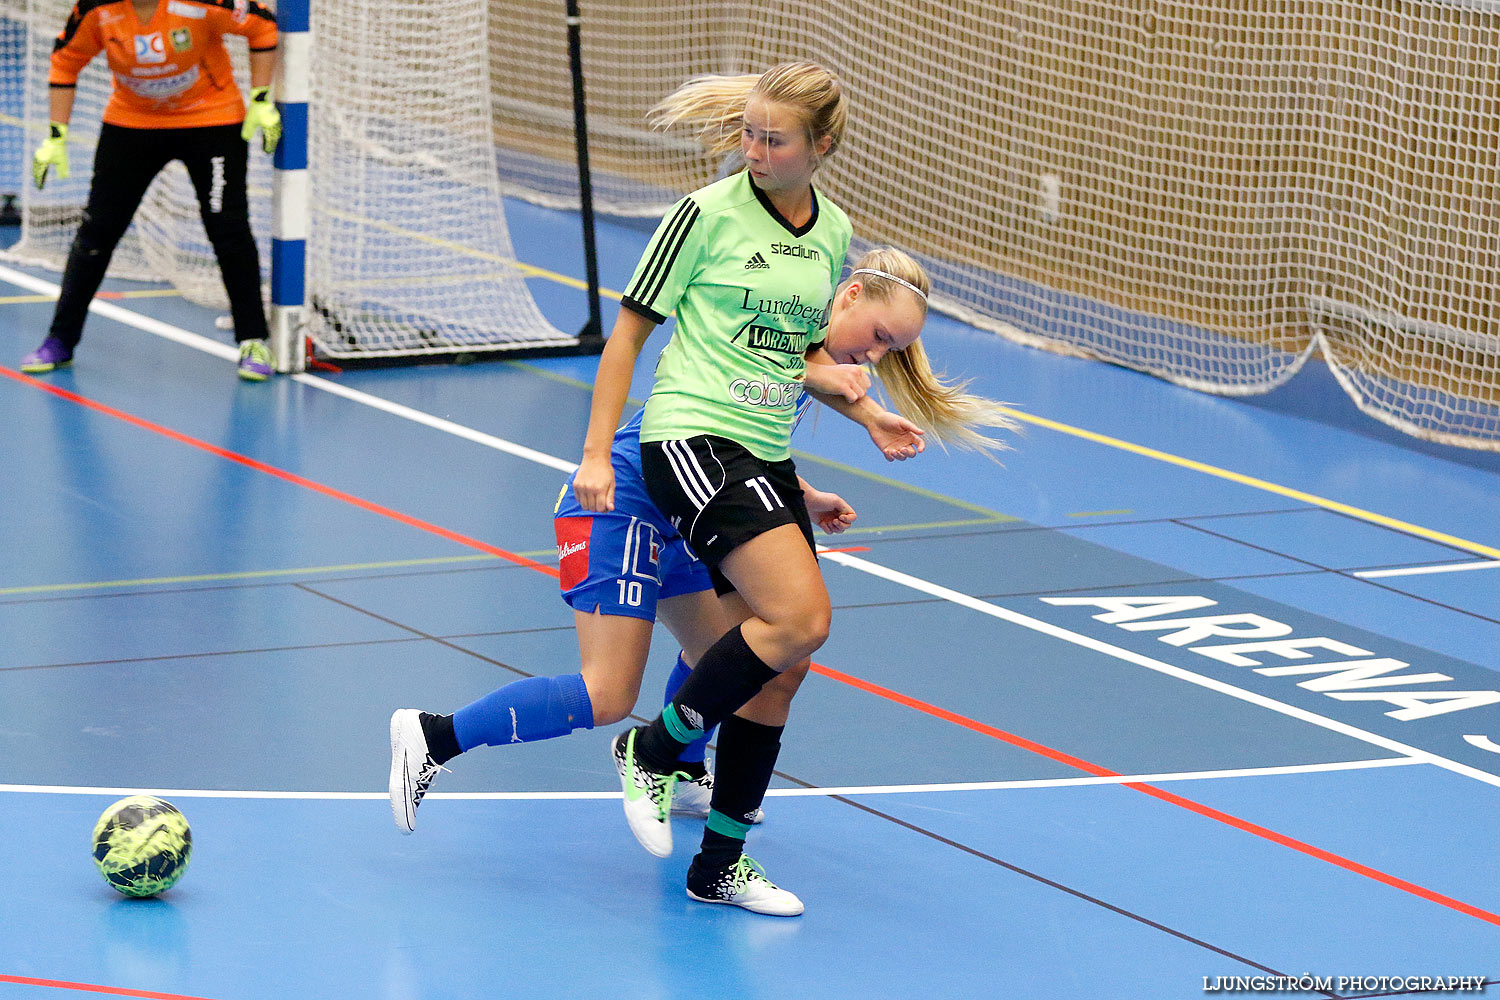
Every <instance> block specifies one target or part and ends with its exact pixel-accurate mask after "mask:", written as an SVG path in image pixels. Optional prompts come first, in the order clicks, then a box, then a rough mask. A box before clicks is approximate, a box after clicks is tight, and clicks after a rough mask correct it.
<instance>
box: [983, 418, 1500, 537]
mask: <svg viewBox="0 0 1500 1000" xmlns="http://www.w3.org/2000/svg"><path fill="white" fill-rule="evenodd" d="M1002 409H1003V410H1004V411H1005V412H1006V413H1007V414H1009V415H1010V416H1012V417H1014V418H1015V419H1017V420H1022V421H1025V422H1026V423H1028V424H1035V425H1036V426H1038V427H1045V428H1047V429H1048V430H1054V431H1058V432H1060V433H1063V434H1071V435H1072V436H1073V437H1078V438H1083V439H1084V440H1085V441H1093V442H1094V443H1096V444H1102V445H1107V446H1108V447H1111V448H1118V449H1120V450H1121V451H1128V452H1131V453H1132V454H1136V455H1141V456H1143V457H1145V458H1154V459H1156V460H1157V461H1158V462H1166V463H1167V464H1168V465H1176V466H1180V467H1182V468H1184V469H1191V470H1192V471H1193V472H1201V473H1203V474H1204V475H1207V476H1214V477H1216V478H1218V479H1226V480H1228V481H1229V482H1231V483H1239V484H1240V485H1241V486H1249V487H1251V488H1252V489H1257V490H1264V491H1265V492H1267V493H1274V494H1276V495H1277V496H1282V497H1287V498H1288V499H1291V500H1300V501H1301V502H1303V503H1308V504H1312V505H1313V506H1315V507H1322V508H1323V509H1324V510H1331V511H1334V512H1335V513H1339V514H1346V515H1348V516H1349V517H1353V518H1357V519H1359V520H1361V521H1368V522H1369V523H1371V524H1378V525H1380V526H1381V527H1384V528H1392V529H1394V530H1396V531H1401V532H1405V533H1406V534H1408V535H1416V536H1417V537H1418V538H1426V539H1428V540H1430V541H1434V542H1438V543H1439V544H1442V545H1451V546H1453V547H1454V548H1459V549H1464V550H1465V551H1468V552H1476V553H1478V554H1480V555H1484V556H1489V557H1491V558H1492V559H1500V548H1494V547H1493V546H1489V545H1483V544H1481V543H1479V542H1471V541H1469V540H1468V539H1465V538H1459V537H1457V536H1455V535H1449V534H1445V533H1444V532H1441V531H1435V530H1433V529H1432V528H1424V527H1422V526H1421V525H1419V524H1412V523H1410V522H1408V521H1401V520H1398V519H1396V518H1394V517H1387V516H1385V515H1384V514H1376V513H1375V512H1374V511H1368V510H1364V509H1362V508H1360V507H1354V506H1351V505H1349V504H1346V503H1340V502H1339V501H1337V500H1329V499H1328V498H1327V497H1320V496H1318V495H1317V494H1315V493H1305V492H1303V491H1302V490H1297V489H1292V488H1291V487H1290V486H1282V485H1280V484H1278V483H1272V482H1267V481H1266V480H1264V479H1257V478H1255V477H1254V476H1247V475H1244V474H1243V473H1240V472H1231V471H1230V470H1228V469H1221V468H1219V467H1218V466H1217V465H1209V464H1208V463H1206V462H1198V461H1195V460H1193V459H1191V458H1183V457H1182V456H1180V455H1173V454H1170V453H1168V452H1165V451H1157V450H1156V449H1155V448H1147V447H1145V446H1144V445H1139V444H1133V443H1131V442H1129V441H1122V440H1120V439H1119V438H1115V437H1110V436H1109V435H1107V434H1099V433H1097V432H1095V431H1086V430H1084V429H1083V428H1081V427H1073V426H1071V425H1069V424H1064V423H1059V422H1058V421H1056V420H1048V419H1047V418H1046V417H1038V416H1035V415H1034V414H1030V413H1025V412H1022V411H1021V410H1014V409H1011V408H1010V407H1002Z"/></svg>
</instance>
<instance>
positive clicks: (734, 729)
mask: <svg viewBox="0 0 1500 1000" xmlns="http://www.w3.org/2000/svg"><path fill="white" fill-rule="evenodd" d="M784 728H785V727H784V726H763V725H761V724H760V723H759V722H751V721H750V720H749V719H744V718H741V717H740V716H738V715H731V716H730V717H729V718H727V719H725V720H724V724H723V725H721V726H720V727H719V754H718V757H717V758H716V763H715V766H714V795H713V799H712V801H711V802H710V811H709V814H708V825H709V828H708V830H707V831H706V832H705V833H704V840H703V843H704V847H705V850H706V849H707V845H708V834H709V833H719V834H726V835H729V836H734V835H735V834H739V837H740V840H741V842H743V841H744V839H745V838H744V834H745V833H746V832H747V831H748V830H749V829H750V820H751V817H752V816H754V815H755V810H757V809H759V808H760V804H761V802H762V801H763V800H764V799H765V797H766V788H767V787H768V786H769V785H770V784H771V776H772V775H773V774H774V773H775V772H776V757H777V755H779V754H780V753H781V733H782V730H783V729H784ZM730 860H731V861H733V860H734V859H733V858H731V859H730Z"/></svg>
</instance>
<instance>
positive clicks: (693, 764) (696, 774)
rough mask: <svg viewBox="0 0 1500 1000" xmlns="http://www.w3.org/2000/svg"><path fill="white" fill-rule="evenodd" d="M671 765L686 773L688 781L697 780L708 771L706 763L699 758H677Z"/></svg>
mask: <svg viewBox="0 0 1500 1000" xmlns="http://www.w3.org/2000/svg"><path fill="white" fill-rule="evenodd" d="M672 767H673V769H674V770H678V771H681V772H682V773H683V774H685V775H687V776H688V780H689V781H697V780H698V779H699V778H701V777H703V776H704V775H705V774H707V773H708V765H707V764H704V763H703V761H701V760H679V761H678V762H677V763H676V764H673V765H672Z"/></svg>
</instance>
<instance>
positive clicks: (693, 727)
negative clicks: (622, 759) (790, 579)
mask: <svg viewBox="0 0 1500 1000" xmlns="http://www.w3.org/2000/svg"><path fill="white" fill-rule="evenodd" d="M775 676H776V671H775V670H772V669H771V668H770V667H768V666H766V664H765V662H764V661H763V660H761V658H760V657H759V656H756V655H755V650H753V649H751V648H750V644H749V643H747V642H746V641H745V636H744V634H743V633H742V632H741V631H740V627H739V626H738V625H736V626H735V627H734V628H732V629H730V630H729V631H728V632H727V633H725V634H724V636H723V637H722V638H721V639H719V641H718V642H716V643H714V644H713V645H712V646H710V647H709V650H708V652H706V653H704V654H703V657H702V659H700V660H699V661H698V665H697V666H696V667H694V668H693V672H692V673H691V674H689V675H688V679H687V680H685V681H683V682H682V687H680V688H678V689H677V694H676V696H675V697H673V699H672V703H671V704H670V705H668V706H667V707H666V708H665V709H663V710H662V714H661V715H658V716H657V717H656V720H655V721H654V722H652V723H651V725H649V726H647V727H646V728H645V729H644V730H642V731H641V732H640V733H639V734H638V735H637V736H636V738H635V752H636V755H637V756H638V757H640V759H641V762H642V763H643V764H645V765H646V766H647V767H648V768H650V769H651V770H653V771H657V772H660V773H665V772H668V771H671V770H673V769H675V767H676V766H677V758H678V756H679V755H681V753H682V751H683V748H684V747H686V746H687V745H688V744H689V743H691V742H693V740H694V739H695V738H696V737H698V736H701V735H703V733H704V731H705V730H708V729H712V728H713V727H714V726H717V725H718V724H719V723H721V722H723V721H724V719H725V718H726V717H728V716H729V714H730V713H731V712H734V711H735V710H736V709H738V708H739V707H740V706H741V705H743V704H744V703H745V702H747V701H749V700H750V699H751V698H754V697H755V696H756V695H757V694H758V693H759V692H760V689H761V688H763V687H765V685H766V682H767V681H769V680H771V679H772V678H774V677H775ZM722 739H723V736H722V735H721V736H720V740H721V741H722Z"/></svg>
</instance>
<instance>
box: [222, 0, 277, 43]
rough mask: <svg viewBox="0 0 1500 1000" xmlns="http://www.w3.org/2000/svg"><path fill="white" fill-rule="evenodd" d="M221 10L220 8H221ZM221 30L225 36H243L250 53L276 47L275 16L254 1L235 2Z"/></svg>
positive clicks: (240, 0) (241, 0) (238, 0)
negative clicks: (248, 44)
mask: <svg viewBox="0 0 1500 1000" xmlns="http://www.w3.org/2000/svg"><path fill="white" fill-rule="evenodd" d="M221 9H222V8H221ZM225 13H226V14H227V15H228V16H226V17H225V18H224V20H223V23H222V28H221V30H222V31H223V33H224V34H226V35H244V36H245V40H246V41H247V42H249V43H250V51H252V52H261V51H264V50H266V49H274V48H275V47H276V15H275V14H273V13H271V10H270V8H268V7H266V6H265V5H264V4H260V3H256V0H235V3H234V4H233V10H232V11H226V12H225Z"/></svg>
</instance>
